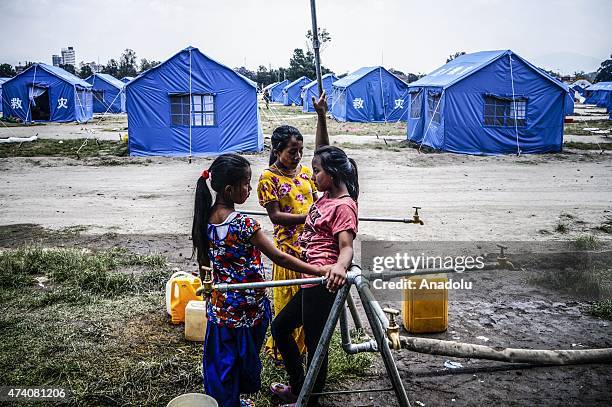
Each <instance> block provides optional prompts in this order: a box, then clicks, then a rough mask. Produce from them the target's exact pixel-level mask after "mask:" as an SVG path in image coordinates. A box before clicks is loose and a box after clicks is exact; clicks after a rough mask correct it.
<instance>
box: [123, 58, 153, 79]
mask: <svg viewBox="0 0 612 407" xmlns="http://www.w3.org/2000/svg"><path fill="white" fill-rule="evenodd" d="M159 64H161V62H159V61H149V60H147V59H146V58H142V59H141V60H140V71H138V73H143V72H144V71H148V70H149V69H151V68H154V67H156V66H157V65H159ZM128 76H129V75H128ZM122 78H123V77H122Z"/></svg>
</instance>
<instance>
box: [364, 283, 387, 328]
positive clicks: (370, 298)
mask: <svg viewBox="0 0 612 407" xmlns="http://www.w3.org/2000/svg"><path fill="white" fill-rule="evenodd" d="M364 281H367V280H365V279H362V280H360V284H359V285H357V291H358V292H359V295H360V296H361V303H362V304H363V303H364V298H365V301H367V302H368V303H369V304H370V306H371V307H372V311H374V314H375V315H376V317H377V318H378V320H379V321H380V323H381V324H382V327H383V329H385V330H386V329H388V328H389V318H387V315H386V314H385V312H384V311H383V310H382V308H381V306H380V304H379V303H378V301H377V300H376V298H374V295H373V294H372V291H370V288H369V284H365V283H364ZM360 290H361V291H360ZM363 305H364V306H365V304H363Z"/></svg>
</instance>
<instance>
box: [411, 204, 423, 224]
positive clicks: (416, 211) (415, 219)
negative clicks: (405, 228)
mask: <svg viewBox="0 0 612 407" xmlns="http://www.w3.org/2000/svg"><path fill="white" fill-rule="evenodd" d="M413 208H414V215H412V222H411V223H416V224H418V225H424V223H423V221H422V220H421V217H420V216H419V209H421V207H420V206H413Z"/></svg>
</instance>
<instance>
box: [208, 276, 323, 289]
mask: <svg viewBox="0 0 612 407" xmlns="http://www.w3.org/2000/svg"><path fill="white" fill-rule="evenodd" d="M325 281H326V279H325V277H312V278H295V279H292V280H275V281H259V282H256V283H236V284H227V283H219V284H213V290H217V291H221V292H225V291H229V290H252V289H257V288H269V287H287V286H292V285H302V284H322V283H323V282H325Z"/></svg>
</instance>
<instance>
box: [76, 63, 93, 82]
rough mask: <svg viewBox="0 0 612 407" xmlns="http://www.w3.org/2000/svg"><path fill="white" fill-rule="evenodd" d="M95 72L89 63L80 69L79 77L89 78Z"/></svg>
mask: <svg viewBox="0 0 612 407" xmlns="http://www.w3.org/2000/svg"><path fill="white" fill-rule="evenodd" d="M92 74H93V71H92V70H91V67H90V66H89V65H83V66H82V67H81V70H80V71H79V78H81V79H85V78H89V77H90V76H91V75H92Z"/></svg>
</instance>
